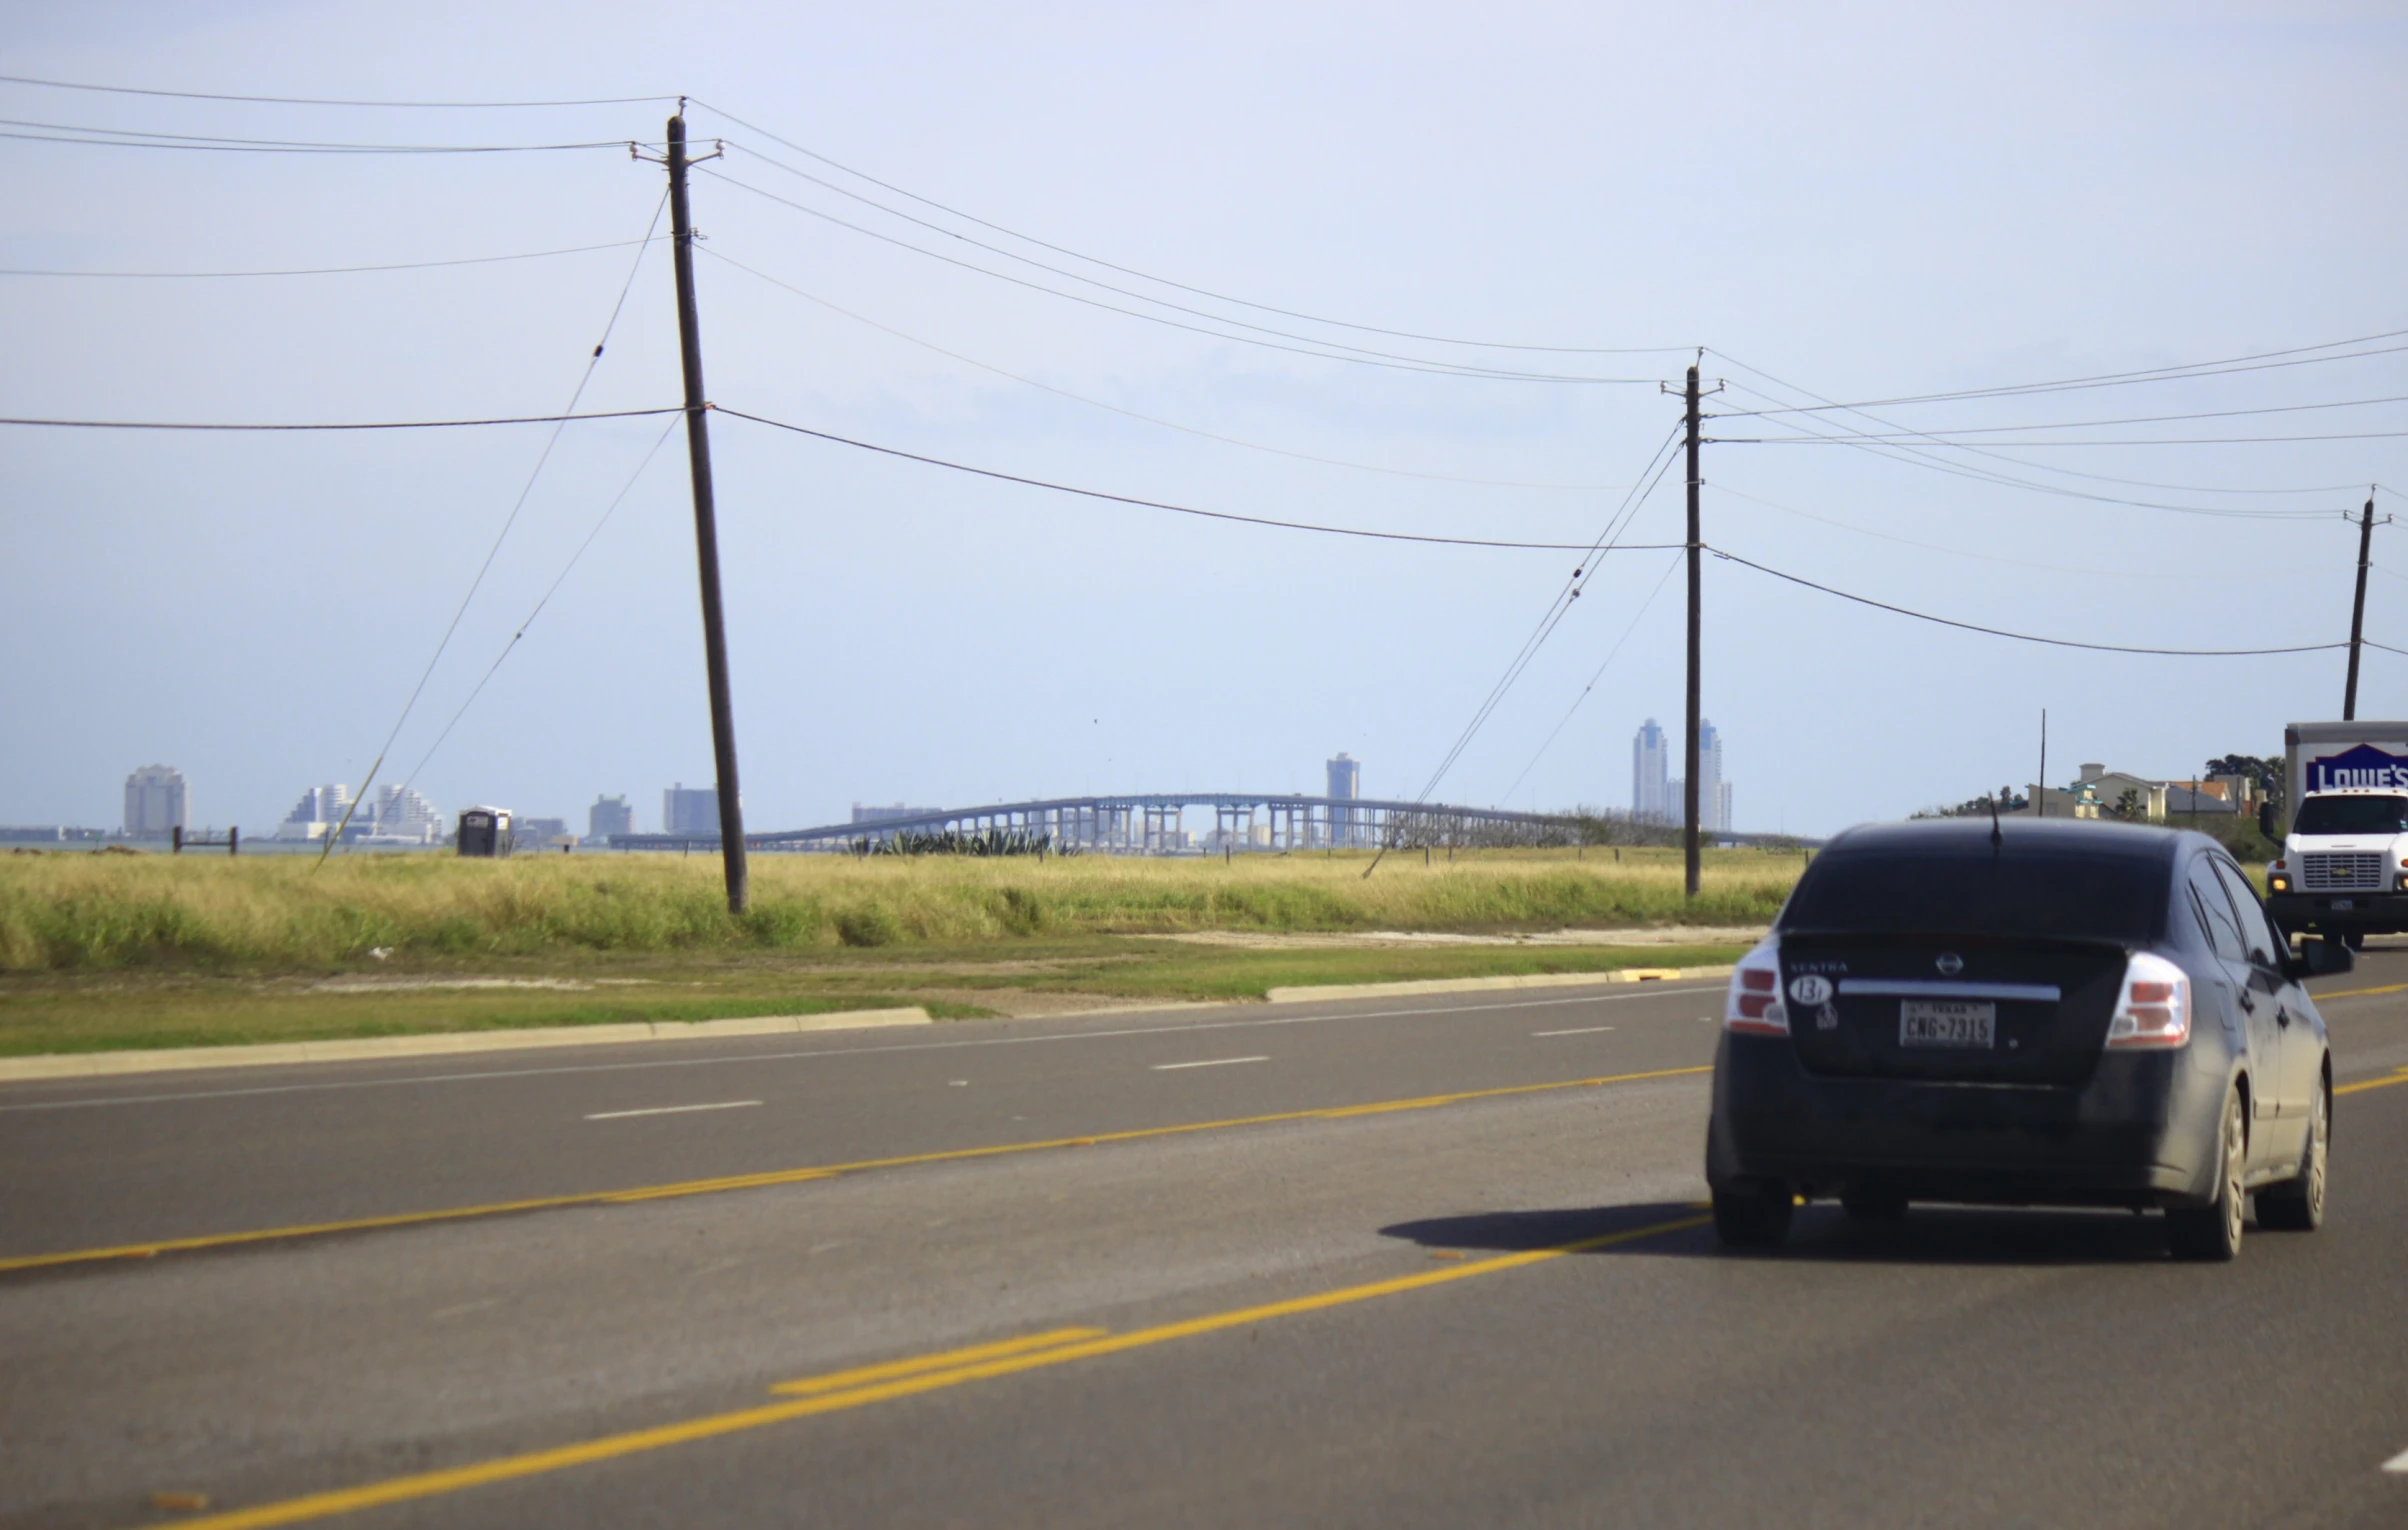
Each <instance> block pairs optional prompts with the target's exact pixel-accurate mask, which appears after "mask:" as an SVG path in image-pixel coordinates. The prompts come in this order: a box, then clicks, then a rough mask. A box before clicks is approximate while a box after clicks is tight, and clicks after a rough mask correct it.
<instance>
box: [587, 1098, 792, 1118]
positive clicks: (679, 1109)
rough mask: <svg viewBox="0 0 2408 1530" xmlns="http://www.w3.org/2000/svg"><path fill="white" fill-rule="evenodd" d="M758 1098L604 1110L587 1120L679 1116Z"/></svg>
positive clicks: (740, 1106) (732, 1107)
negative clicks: (702, 1103) (714, 1102)
mask: <svg viewBox="0 0 2408 1530" xmlns="http://www.w3.org/2000/svg"><path fill="white" fill-rule="evenodd" d="M760 1103H761V1102H760V1101H759V1100H722V1101H720V1102H719V1103H718V1104H716V1105H655V1106H654V1107H653V1108H652V1109H650V1110H604V1111H597V1112H595V1113H594V1114H593V1115H590V1116H587V1117H586V1118H585V1119H587V1120H588V1121H623V1120H625V1119H626V1118H627V1117H629V1116H679V1115H684V1114H685V1113H686V1112H687V1111H689V1110H742V1109H744V1108H745V1107H746V1106H748V1105H758V1104H760Z"/></svg>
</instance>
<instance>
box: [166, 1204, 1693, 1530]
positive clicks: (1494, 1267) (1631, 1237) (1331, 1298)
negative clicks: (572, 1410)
mask: <svg viewBox="0 0 2408 1530" xmlns="http://www.w3.org/2000/svg"><path fill="white" fill-rule="evenodd" d="M1712 1220H1713V1219H1712V1218H1711V1217H1707V1216H1689V1217H1679V1218H1676V1219H1674V1220H1672V1221H1668V1222H1655V1223H1651V1224H1649V1225H1647V1226H1645V1227H1634V1228H1629V1229H1627V1230H1625V1231H1622V1232H1613V1233H1604V1234H1601V1235H1599V1236H1597V1237H1594V1238H1582V1239H1579V1240H1577V1241H1575V1242H1571V1243H1560V1244H1556V1245H1554V1246H1552V1247H1549V1248H1542V1249H1531V1250H1528V1251H1527V1252H1523V1253H1518V1254H1500V1255H1498V1256H1497V1257H1495V1258H1493V1259H1482V1260H1477V1261H1475V1262H1472V1263H1468V1264H1459V1265H1451V1266H1448V1267H1447V1268H1445V1269H1439V1270H1425V1271H1422V1272H1420V1273H1418V1274H1413V1275H1400V1276H1397V1277H1396V1278H1394V1279H1391V1280H1375V1281H1371V1282H1368V1283H1366V1284H1364V1285H1358V1286H1343V1287H1340V1288H1339V1289H1337V1290H1335V1291H1323V1292H1320V1293H1318V1294H1316V1295H1312V1296H1299V1297H1294V1298H1291V1299H1289V1300H1287V1301H1278V1302H1265V1303H1262V1304H1261V1305H1259V1306H1253V1307H1239V1308H1236V1309H1234V1310H1231V1311H1228V1312H1216V1313H1210V1314H1207V1315H1205V1316H1203V1317H1196V1318H1188V1319H1186V1320H1184V1321H1181V1322H1176V1323H1162V1324H1158V1325H1156V1326H1155V1327H1152V1328H1140V1329H1135V1330H1133V1331H1131V1332H1129V1333H1122V1334H1115V1333H1108V1332H1106V1331H1104V1330H1102V1329H1075V1328H1074V1329H1057V1330H1055V1331H1054V1332H1052V1333H1047V1334H1034V1335H1031V1336H1029V1337H1028V1338H1025V1339H1016V1340H1013V1339H1007V1340H1004V1341H1002V1342H1001V1343H998V1344H991V1345H976V1346H972V1347H971V1348H969V1349H962V1350H953V1351H949V1352H947V1353H944V1354H938V1355H928V1356H924V1357H920V1358H919V1359H916V1360H902V1361H893V1362H890V1363H888V1364H887V1365H883V1366H863V1367H860V1368H859V1369H857V1370H851V1371H837V1372H834V1373H831V1374H830V1375H827V1376H820V1377H809V1378H806V1379H804V1380H802V1381H791V1382H786V1383H783V1384H781V1385H779V1386H778V1387H776V1388H775V1389H774V1390H776V1391H779V1392H786V1393H793V1392H799V1391H804V1390H806V1389H810V1390H811V1392H812V1395H808V1396H800V1397H797V1398H795V1400H793V1401H792V1402H777V1403H769V1404H766V1405H764V1406H761V1407H756V1408H741V1409H737V1410H736V1411H734V1412H729V1413H713V1414H708V1415H705V1416H704V1417H701V1418H694V1419H687V1420H684V1421H682V1422H679V1423H675V1424H663V1425H660V1426H658V1427H655V1428H651V1429H637V1430H632V1431H630V1432H628V1433H625V1434H614V1435H605V1436H604V1437H602V1438H601V1439H597V1440H586V1441H582V1442H580V1443H578V1444H575V1445H562V1446H557V1447H555V1448H553V1449H550V1450H536V1451H528V1452H526V1453H524V1454H521V1455H515V1456H501V1457H497V1458H495V1459H493V1460H490V1461H477V1462H472V1463H470V1464H469V1465H466V1466H455V1467H448V1468H445V1469H444V1470H441V1471H432V1472H419V1473H415V1474H413V1475H411V1476H406V1477H392V1478H388V1479H387V1480H385V1481H383V1482H372V1483H369V1484H367V1485H365V1486H362V1487H356V1488H339V1489H336V1490H335V1491H333V1492H327V1493H312V1494H309V1495H308V1496H306V1497H302V1498H289V1499H286V1500H284V1501H283V1502H281V1503H270V1504H261V1505H260V1506H259V1507H257V1508H251V1509H236V1510H233V1511H231V1512H228V1513H224V1514H212V1515H208V1516H205V1517H203V1518H199V1519H189V1520H182V1521H179V1523H181V1524H183V1525H185V1526H187V1527H188V1530H263V1527H266V1526H270V1525H292V1524H299V1523H302V1522H304V1521H307V1520H313V1519H327V1518H331V1517H332V1516H334V1515H338V1514H350V1513H354V1512H357V1511H358V1510H361V1509H372V1508H377V1507H379V1506H381V1505H384V1504H393V1503H407V1502H410V1501H412V1500H415V1499H422V1498H435V1497H440V1496H442V1495H444V1494H447V1493H457V1492H461V1491H463V1490H465V1489H468V1488H475V1487H483V1486H486V1485H487V1484H489V1483H495V1482H508V1481H511V1480H513V1479H516V1478H521V1477H535V1476H541V1475H543V1474H544V1473H547V1472H556V1471H562V1470H565V1469H567V1468H569V1467H573V1466H586V1465H590V1464H592V1463H594V1462H597V1461H608V1460H613V1459H616V1458H618V1457H621V1456H629V1455H635V1454H638V1453H640V1452H643V1451H648V1450H662V1449H666V1448H667V1447H669V1446H672V1445H686V1444H691V1443H693V1442H694V1441H697V1440H707V1439H713V1438H716V1437H718V1436H720V1435H727V1434H737V1433H740V1432H742V1431H744V1430H748V1429H759V1428H763V1427H765V1426H767V1425H770V1424H782V1423H786V1422H788V1421H790V1420H793V1419H800V1418H810V1417H814V1416H816V1415H819V1414H823V1413H836V1412H841V1411H843V1410H845V1409H848V1408H859V1407H865V1406H867V1405H869V1404H871V1403H880V1402H887V1401H890V1400H892V1399H894V1398H898V1397H912V1396H917V1395H919V1394H921V1393H925V1392H935V1391H939V1390H942V1389H944V1388H947V1387H956V1386H961V1385H963V1384H965V1383H968V1382H973V1381H986V1380H990V1379H992V1378H995V1377H998V1376H1010V1375H1016V1374H1018V1373H1020V1372H1022V1371H1033V1370H1039V1369H1042V1368H1044V1367H1047V1366H1055V1365H1067V1364H1069V1363H1070V1362H1072V1361H1074V1360H1088V1359H1093V1358H1095V1357H1097V1356H1101V1355H1116V1354H1120V1353H1123V1352H1125V1351H1128V1350H1133V1349H1144V1348H1147V1347H1149V1346H1151V1345H1155V1344H1163V1343H1167V1342H1169V1341H1171V1340H1173V1339H1187V1338H1194V1337H1196V1336H1198V1335H1202V1334H1208V1333H1219V1332H1222V1331H1224V1330H1227V1329H1231V1328H1242V1327H1244V1326H1246V1325H1248V1324H1251V1323H1263V1322H1269V1321H1272V1320H1273V1319H1277V1318H1283V1317H1295V1316H1298V1315H1300V1314H1303V1313H1308V1312H1321V1311H1326V1310H1327V1309H1329V1308H1332V1307H1343V1306H1347V1305H1349V1304H1351V1303H1354V1302H1362V1301H1370V1300H1373V1299H1375V1298H1378V1297H1383V1296H1396V1295H1401V1294H1402V1293H1405V1292H1408V1291H1419V1290H1422V1289H1423V1288H1425V1287H1428V1286H1439V1285H1445V1284H1447V1283H1448V1282H1450V1281H1457V1280H1469V1279H1471V1278H1473V1277H1474V1276H1478V1275H1493V1274H1496V1273H1498V1272H1500V1271H1504V1270H1518V1269H1522V1268H1524V1267H1526V1266H1529V1265H1534V1264H1543V1263H1545V1262H1546V1261H1548V1260H1550V1259H1561V1258H1562V1257H1564V1256H1565V1255H1566V1254H1579V1253H1586V1252H1589V1251H1591V1250H1594V1249H1602V1248H1611V1247H1614V1246H1615V1245H1617V1244H1623V1243H1634V1242H1637V1241H1638V1240H1640V1239H1642V1238H1653V1237H1657V1236H1660V1235H1662V1234H1664V1233H1671V1232H1685V1231H1687V1230H1688V1229H1690V1228H1694V1227H1703V1226H1705V1225H1706V1224H1707V1223H1708V1222H1710V1221H1712ZM1079 1335H1092V1337H1084V1338H1082V1337H1077V1336H1079ZM823 1385H824V1386H825V1387H827V1388H829V1390H819V1389H820V1388H821V1387H822V1386H823Z"/></svg>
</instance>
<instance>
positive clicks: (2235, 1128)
mask: <svg viewBox="0 0 2408 1530" xmlns="http://www.w3.org/2000/svg"><path fill="white" fill-rule="evenodd" d="M2246 1132H2247V1127H2246V1125H2245V1123H2244V1121H2243V1119H2242V1115H2241V1091H2240V1090H2238V1089H2235V1090H2233V1091H2231V1092H2230V1093H2229V1094H2227V1095H2225V1096H2224V1126H2223V1129H2222V1132H2221V1133H2220V1135H2219V1138H2218V1144H2219V1154H2218V1156H2219V1158H2220V1160H2221V1161H2220V1162H2219V1164H2218V1166H2217V1173H2216V1198H2215V1200H2214V1201H2212V1202H2210V1203H2209V1204H2207V1205H2205V1206H2178V1207H2175V1208H2174V1209H2172V1210H2170V1211H2168V1212H2167V1213H2166V1241H2167V1242H2168V1243H2169V1244H2170V1245H2172V1247H2173V1250H2174V1257H2175V1258H2177V1259H2197V1260H2203V1261H2207V1262H2210V1263H2222V1262H2223V1261H2225V1260H2228V1259H2230V1258H2232V1257H2233V1256H2234V1255H2236V1254H2238V1253H2240V1251H2241V1219H2242V1217H2243V1216H2244V1215H2245V1214H2246V1213H2247V1212H2248V1209H2249V1193H2248V1191H2247V1190H2245V1189H2243V1188H2242V1185H2241V1171H2242V1165H2243V1163H2244V1161H2245V1158H2246V1154H2247V1150H2248V1140H2249V1139H2248V1137H2247V1135H2246Z"/></svg>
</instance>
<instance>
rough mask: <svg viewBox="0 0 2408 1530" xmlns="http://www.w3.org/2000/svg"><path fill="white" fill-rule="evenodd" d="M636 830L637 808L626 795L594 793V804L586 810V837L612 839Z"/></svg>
mask: <svg viewBox="0 0 2408 1530" xmlns="http://www.w3.org/2000/svg"><path fill="white" fill-rule="evenodd" d="M634 832H635V808H634V807H633V806H631V805H630V804H629V803H628V801H627V798H626V797H625V796H624V795H621V796H617V797H605V796H603V795H601V794H600V793H598V792H597V793H596V794H595V795H594V805H593V806H592V807H590V808H587V809H586V810H585V837H586V838H587V839H612V838H616V837H617V836H619V835H621V834H633V833H634Z"/></svg>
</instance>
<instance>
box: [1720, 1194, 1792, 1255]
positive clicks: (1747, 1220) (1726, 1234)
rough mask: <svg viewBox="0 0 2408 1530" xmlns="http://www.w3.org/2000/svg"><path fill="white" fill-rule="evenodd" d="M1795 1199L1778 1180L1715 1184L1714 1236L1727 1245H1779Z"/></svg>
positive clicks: (1769, 1246) (1784, 1235)
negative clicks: (1724, 1184)
mask: <svg viewBox="0 0 2408 1530" xmlns="http://www.w3.org/2000/svg"><path fill="white" fill-rule="evenodd" d="M1794 1205H1795V1201H1794V1198H1793V1197H1792V1196H1791V1195H1790V1192H1789V1187H1788V1186H1787V1185H1784V1184H1781V1183H1779V1182H1778V1181H1763V1180H1758V1181H1752V1182H1746V1183H1741V1184H1736V1185H1727V1186H1717V1187H1716V1188H1715V1191H1714V1235H1715V1236H1716V1237H1718V1238H1720V1239H1721V1240H1722V1241H1723V1243H1724V1244H1726V1245H1727V1246H1729V1247H1731V1248H1757V1249H1764V1248H1779V1247H1780V1246H1781V1244H1782V1242H1783V1241H1784V1240H1786V1239H1787V1238H1788V1237H1789V1215H1790V1212H1791V1210H1792V1209H1793V1208H1794Z"/></svg>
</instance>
